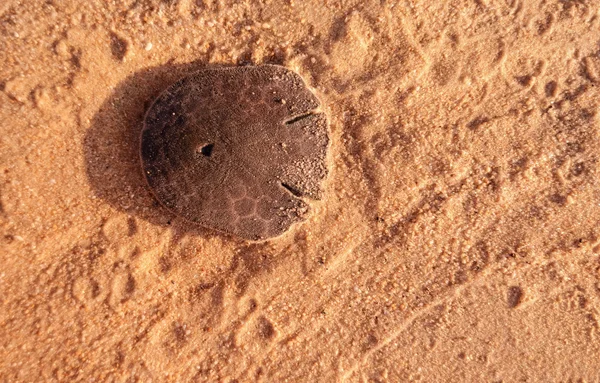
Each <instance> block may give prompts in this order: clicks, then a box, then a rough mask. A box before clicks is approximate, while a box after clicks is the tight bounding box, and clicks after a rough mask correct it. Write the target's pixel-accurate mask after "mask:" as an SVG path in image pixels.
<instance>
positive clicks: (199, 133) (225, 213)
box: [141, 65, 328, 240]
mask: <svg viewBox="0 0 600 383" xmlns="http://www.w3.org/2000/svg"><path fill="white" fill-rule="evenodd" d="M318 106H319V101H318V100H317V98H316V97H315V96H314V95H313V94H312V93H311V92H310V91H309V90H308V89H307V88H306V86H305V84H304V82H303V81H302V79H301V78H300V76H298V75H297V74H295V73H293V72H292V71H290V70H287V69H285V68H283V67H281V66H276V65H261V66H245V67H234V68H219V69H204V70H201V71H199V72H196V73H194V74H193V75H190V76H188V77H185V78H183V79H181V80H179V81H178V82H176V83H175V84H173V85H172V86H170V87H169V88H168V89H167V90H165V92H164V93H162V94H161V95H160V96H159V97H158V99H157V100H156V101H155V102H154V104H153V105H152V107H151V108H150V110H149V111H148V113H147V115H146V118H145V121H144V129H143V131H142V140H141V157H142V163H143V170H144V174H145V176H146V179H147V180H148V183H149V185H150V186H151V188H152V189H153V191H154V193H155V194H156V196H157V198H158V199H159V201H160V202H161V203H163V205H165V206H166V207H167V208H169V209H171V210H172V211H174V212H175V213H176V214H178V215H180V216H182V217H184V218H186V219H187V220H188V221H191V222H195V223H199V224H202V225H204V226H206V227H209V228H212V229H216V230H219V231H222V232H225V233H229V234H234V235H236V236H239V237H242V238H246V239H250V240H260V239H266V238H271V237H275V236H278V235H280V234H282V233H283V232H285V231H286V230H287V229H288V228H289V227H290V225H291V224H292V223H294V222H297V221H299V220H301V219H302V218H303V216H304V215H305V213H306V212H307V210H308V205H307V204H306V203H305V201H303V200H302V199H301V197H309V198H315V199H318V198H320V196H321V183H322V181H323V179H324V178H325V176H326V174H327V167H326V163H325V161H326V155H327V146H328V137H327V119H326V118H325V115H324V114H323V113H316V112H315V110H316V108H318Z"/></svg>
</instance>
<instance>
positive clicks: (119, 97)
mask: <svg viewBox="0 0 600 383" xmlns="http://www.w3.org/2000/svg"><path fill="white" fill-rule="evenodd" d="M202 67H203V64H202V63H190V64H184V65H164V66H159V67H154V68H149V69H144V70H142V71H139V72H136V73H134V74H132V75H130V76H129V77H127V78H126V79H125V80H123V81H122V82H121V83H120V84H119V85H118V86H117V87H115V89H114V91H113V93H112V94H111V95H110V96H109V97H108V98H107V99H106V100H105V101H104V103H103V104H102V105H101V107H100V109H99V110H98V112H97V113H96V115H95V116H94V118H93V119H92V122H91V125H90V128H89V129H88V131H87V132H86V136H85V138H84V142H83V149H84V156H85V165H86V172H87V176H88V180H89V182H90V185H91V187H92V190H93V192H94V194H95V195H96V197H98V198H101V199H102V200H103V201H105V202H107V203H108V204H110V205H111V206H112V207H114V208H115V209H117V210H120V211H123V212H126V213H128V214H130V215H133V216H137V217H139V218H141V219H144V220H147V221H149V222H152V223H153V224H157V225H161V226H167V225H170V224H171V221H172V219H173V215H172V214H171V213H169V211H168V210H166V209H164V208H163V207H162V206H161V205H160V204H159V203H158V201H156V199H155V198H154V196H153V195H152V193H151V192H150V190H149V189H148V184H147V183H146V180H145V179H144V175H143V172H142V170H141V165H140V154H139V152H140V134H141V131H142V127H143V122H144V115H145V111H146V109H147V108H148V107H149V105H151V103H152V101H154V99H156V97H157V96H158V94H159V93H160V92H161V91H162V90H164V89H165V88H166V87H167V86H169V85H170V84H172V83H173V82H174V81H177V80H178V79H179V78H181V77H183V76H185V75H187V74H189V73H192V72H194V71H196V70H198V69H200V68H202Z"/></svg>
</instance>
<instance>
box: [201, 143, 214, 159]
mask: <svg viewBox="0 0 600 383" xmlns="http://www.w3.org/2000/svg"><path fill="white" fill-rule="evenodd" d="M214 146H215V145H214V144H206V145H200V146H199V147H198V149H197V151H198V153H200V154H202V155H203V156H204V157H210V156H211V155H212V151H213V148H214Z"/></svg>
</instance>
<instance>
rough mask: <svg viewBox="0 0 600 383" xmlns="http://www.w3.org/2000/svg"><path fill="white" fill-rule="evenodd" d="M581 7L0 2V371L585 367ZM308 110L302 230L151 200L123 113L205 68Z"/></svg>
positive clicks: (586, 131)
mask: <svg viewBox="0 0 600 383" xmlns="http://www.w3.org/2000/svg"><path fill="white" fill-rule="evenodd" d="M599 8H600V4H599V3H598V2H597V1H595V0H438V1H433V0H432V1H426V0H398V1H395V0H380V1H370V2H365V1H359V0H354V1H341V0H340V1H332V0H280V1H275V0H273V1H269V0H265V1H248V0H244V1H234V0H179V1H178V0H172V1H158V0H126V1H104V0H102V1H101V0H96V1H84V0H79V1H75V0H60V1H59V0H48V1H42V0H39V1H25V0H21V1H19V0H3V1H1V2H0V90H1V91H0V234H1V237H0V381H1V382H45V381H49V382H51V381H58V382H78V381H82V382H90V381H96V382H135V381H137V382H150V381H153V382H224V383H232V382H254V381H258V382H286V381H287V382H405V381H422V382H446V381H447V382H450V381H453V382H456V381H468V382H500V381H502V382H516V381H527V382H552V381H573V382H576V381H582V382H597V381H600V327H599V321H600V313H599V310H600V258H599V253H600V226H599V221H600V184H599V181H598V176H599V170H600V163H599V156H600V121H599V119H600V116H598V112H599V102H600V97H599V96H600V94H599V89H600V11H599ZM240 63H277V64H282V65H285V66H286V67H288V68H290V69H293V70H295V71H297V72H298V73H300V74H301V75H302V77H303V78H304V79H305V80H306V82H307V83H308V84H309V85H310V86H312V87H313V88H314V90H315V92H316V94H318V96H319V98H320V99H321V101H322V103H323V105H324V108H325V110H326V112H327V115H328V117H329V120H330V135H331V139H332V144H331V148H330V158H329V162H330V176H329V178H328V181H327V185H326V192H325V196H324V199H323V200H322V201H320V202H319V203H317V204H316V205H314V207H313V213H312V215H311V216H310V218H309V220H308V221H306V222H304V223H302V224H299V225H296V226H294V227H293V228H292V229H291V230H290V231H289V232H288V233H287V234H286V235H284V236H283V237H280V238H277V239H275V240H272V241H269V242H266V243H259V244H250V243H246V242H244V241H241V240H236V239H233V238H229V237H226V236H222V235H220V234H217V233H214V232H211V231H209V230H205V229H202V228H194V227H191V226H190V225H189V224H187V223H185V222H183V221H182V220H181V219H178V218H177V217H174V216H173V215H171V214H169V213H168V212H167V211H165V210H164V209H162V208H161V207H160V206H159V205H158V204H157V203H156V202H155V201H154V199H153V198H152V196H151V194H150V192H149V190H148V188H147V186H146V184H145V182H144V179H143V177H142V174H141V170H140V164H139V157H138V139H139V131H140V129H141V122H142V117H143V113H144V111H145V108H146V107H147V106H148V105H149V103H150V102H151V101H152V100H153V98H154V97H155V96H156V95H157V94H159V93H160V92H161V91H162V90H163V89H164V88H165V87H166V86H168V85H169V84H170V83H172V82H173V81H175V80H176V79H178V78H179V77H181V76H183V75H185V74H187V73H190V72H191V71H193V70H195V69H198V68H202V67H206V66H213V65H223V64H225V65H232V64H240Z"/></svg>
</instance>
